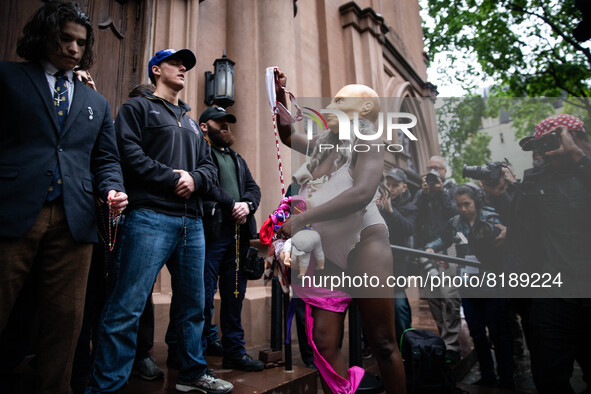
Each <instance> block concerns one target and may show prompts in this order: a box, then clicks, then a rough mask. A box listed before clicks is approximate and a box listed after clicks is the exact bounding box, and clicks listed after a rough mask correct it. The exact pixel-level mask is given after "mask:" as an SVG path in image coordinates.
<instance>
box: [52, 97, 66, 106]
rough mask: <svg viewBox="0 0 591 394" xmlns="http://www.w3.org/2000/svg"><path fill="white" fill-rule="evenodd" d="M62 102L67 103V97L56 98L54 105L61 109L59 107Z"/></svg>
mask: <svg viewBox="0 0 591 394" xmlns="http://www.w3.org/2000/svg"><path fill="white" fill-rule="evenodd" d="M62 101H66V98H65V97H61V96H59V97H58V98H54V99H53V105H55V106H56V107H59V105H60V103H61V102H62Z"/></svg>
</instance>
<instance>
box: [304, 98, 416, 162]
mask: <svg viewBox="0 0 591 394" xmlns="http://www.w3.org/2000/svg"><path fill="white" fill-rule="evenodd" d="M305 109H306V110H308V111H309V112H306V111H305V112H304V115H306V136H307V138H308V140H312V139H313V138H314V125H313V124H314V123H316V124H317V125H318V126H319V127H320V130H322V129H325V130H328V126H327V122H326V120H325V119H324V117H323V116H322V114H333V115H335V116H336V118H337V120H338V124H339V130H338V133H339V140H349V141H356V142H355V144H352V145H350V146H348V147H346V149H349V150H354V151H355V152H367V151H369V150H370V149H371V147H372V146H373V147H377V149H378V151H380V149H382V148H385V149H386V150H387V151H388V152H392V153H397V152H402V151H403V150H404V147H403V146H402V145H401V144H385V143H372V144H370V143H361V142H360V141H376V140H382V139H383V136H384V133H385V137H386V141H392V138H393V135H394V131H395V130H396V131H398V130H400V131H402V132H403V133H404V134H405V135H406V136H407V137H408V139H409V140H411V141H417V140H418V139H417V137H416V136H415V135H414V134H413V133H412V132H411V131H410V130H409V129H411V128H413V127H414V126H416V124H417V117H416V116H415V115H413V114H410V113H408V112H385V113H384V112H380V113H379V114H378V118H377V120H376V131H375V133H373V134H368V133H361V132H360V131H359V114H358V113H357V112H355V113H353V122H351V120H350V119H349V116H348V115H347V114H346V113H345V112H343V111H339V110H337V109H327V108H324V109H321V110H320V111H315V110H313V109H312V108H309V107H305ZM404 120H409V122H403V121H404ZM384 123H385V125H384ZM351 124H353V135H352V134H351ZM334 148H335V146H334V145H332V144H320V145H319V149H320V151H322V150H326V149H334ZM336 148H337V150H338V149H339V147H338V146H337V147H336Z"/></svg>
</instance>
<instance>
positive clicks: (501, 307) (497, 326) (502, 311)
mask: <svg viewBox="0 0 591 394" xmlns="http://www.w3.org/2000/svg"><path fill="white" fill-rule="evenodd" d="M462 305H463V306H464V314H465V315H466V322H467V323H468V329H469V330H470V336H471V337H472V340H473V341H474V349H475V351H476V356H477V358H478V362H479V363H480V372H481V374H482V377H483V378H484V379H496V375H495V371H494V362H493V358H492V354H491V351H490V342H489V339H488V337H487V335H486V328H487V327H488V332H489V334H490V339H491V341H492V343H493V345H494V347H495V357H496V359H497V372H498V373H499V378H500V380H501V386H503V387H512V386H513V350H512V342H511V335H510V331H509V325H508V321H507V300H506V299H502V298H501V299H497V298H463V299H462Z"/></svg>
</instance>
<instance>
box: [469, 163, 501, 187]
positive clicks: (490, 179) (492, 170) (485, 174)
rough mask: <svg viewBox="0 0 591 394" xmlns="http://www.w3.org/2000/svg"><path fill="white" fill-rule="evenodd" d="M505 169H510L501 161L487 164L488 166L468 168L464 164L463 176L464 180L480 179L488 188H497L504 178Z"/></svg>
mask: <svg viewBox="0 0 591 394" xmlns="http://www.w3.org/2000/svg"><path fill="white" fill-rule="evenodd" d="M503 167H505V168H508V167H507V165H506V164H503V163H501V162H500V161H491V162H487V163H486V166H467V165H465V164H464V168H463V169H462V176H463V177H464V178H472V179H478V180H481V181H482V182H483V183H484V184H486V185H487V186H491V187H495V186H497V185H498V184H499V181H500V180H501V177H502V176H503Z"/></svg>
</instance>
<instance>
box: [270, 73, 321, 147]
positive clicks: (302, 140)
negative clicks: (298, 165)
mask: <svg viewBox="0 0 591 394" xmlns="http://www.w3.org/2000/svg"><path fill="white" fill-rule="evenodd" d="M275 75H276V79H275V94H276V97H277V101H278V102H280V103H281V104H282V105H283V106H284V107H285V108H287V95H286V94H285V89H284V88H285V86H286V84H287V77H286V76H285V74H284V73H283V72H281V71H279V70H277V71H275ZM277 81H279V82H277ZM284 120H285V119H284ZM284 123H285V125H281V113H279V114H277V130H278V131H279V138H280V139H281V142H283V143H284V144H285V145H287V146H289V147H290V148H291V149H293V150H295V151H297V152H299V153H302V154H304V155H305V154H306V152H307V151H308V152H312V151H313V150H314V147H315V146H316V140H317V139H318V135H316V136H314V138H313V139H312V141H309V143H308V139H307V138H306V135H305V134H303V133H297V132H296V130H295V129H294V128H293V127H292V125H291V121H289V120H288V121H286V122H284Z"/></svg>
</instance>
